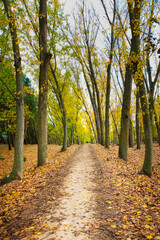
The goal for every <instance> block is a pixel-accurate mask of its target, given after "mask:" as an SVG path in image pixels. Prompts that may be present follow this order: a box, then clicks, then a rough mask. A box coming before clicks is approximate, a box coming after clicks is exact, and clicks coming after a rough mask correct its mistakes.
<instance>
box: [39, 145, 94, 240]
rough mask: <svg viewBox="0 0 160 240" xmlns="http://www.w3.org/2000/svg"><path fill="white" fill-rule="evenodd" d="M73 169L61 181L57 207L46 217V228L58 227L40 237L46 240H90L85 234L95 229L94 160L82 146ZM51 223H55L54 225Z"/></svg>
mask: <svg viewBox="0 0 160 240" xmlns="http://www.w3.org/2000/svg"><path fill="white" fill-rule="evenodd" d="M72 162H73V164H72V167H71V168H70V170H69V174H68V175H67V176H66V178H65V180H64V184H63V187H62V189H61V190H60V191H61V194H62V196H63V197H62V198H61V200H60V203H59V206H58V207H57V208H56V209H55V211H54V212H51V213H50V214H49V215H48V221H47V224H48V226H50V228H52V227H53V228H54V227H57V230H56V232H55V233H54V234H52V233H51V231H47V232H45V233H44V234H43V235H40V236H39V239H42V240H43V239H45V240H51V239H55V240H59V239H66V240H74V239H77V240H84V239H90V238H89V236H88V234H87V231H89V229H90V226H91V225H92V226H93V225H94V224H95V223H94V221H95V219H94V209H95V205H96V204H95V193H94V192H93V189H94V188H95V183H94V177H95V176H94V175H93V174H94V169H95V162H94V156H93V154H92V152H91V146H90V145H87V144H86V145H83V146H82V147H81V148H80V152H79V154H76V155H75V156H74V157H73V159H72ZM53 219H54V221H53Z"/></svg>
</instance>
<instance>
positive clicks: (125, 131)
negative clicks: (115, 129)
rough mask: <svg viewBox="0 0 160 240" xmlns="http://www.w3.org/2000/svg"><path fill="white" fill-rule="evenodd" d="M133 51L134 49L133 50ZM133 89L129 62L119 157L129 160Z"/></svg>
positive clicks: (125, 84)
mask: <svg viewBox="0 0 160 240" xmlns="http://www.w3.org/2000/svg"><path fill="white" fill-rule="evenodd" d="M131 51H132V50H131ZM131 89H132V69H131V66H130V64H129V63H128V64H127V66H126V74H125V82H124V93H123V104H122V116H121V131H120V138H119V157H120V158H122V159H124V160H125V161H127V160H128V139H129V120H130V103H131Z"/></svg>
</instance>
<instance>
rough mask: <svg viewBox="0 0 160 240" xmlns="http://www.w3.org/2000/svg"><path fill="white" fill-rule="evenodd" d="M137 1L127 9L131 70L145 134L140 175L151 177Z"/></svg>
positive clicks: (148, 124) (147, 107) (146, 106)
mask: <svg viewBox="0 0 160 240" xmlns="http://www.w3.org/2000/svg"><path fill="white" fill-rule="evenodd" d="M141 3H142V2H141ZM141 3H140V2H139V0H135V2H134V7H133V3H132V2H130V1H129V0H128V9H129V16H130V25H131V31H132V39H133V54H134V58H133V60H132V63H133V66H132V68H133V69H134V71H135V83H136V86H137V89H139V94H140V100H141V108H142V113H143V127H144V133H145V159H144V163H143V167H142V170H141V173H144V174H146V175H148V176H149V177H151V175H152V159H153V139H152V127H151V121H150V114H149V106H148V101H147V95H146V90H145V86H144V78H143V64H142V63H141V56H140V32H141V31H140V14H141V7H142V4H141Z"/></svg>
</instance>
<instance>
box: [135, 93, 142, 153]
mask: <svg viewBox="0 0 160 240" xmlns="http://www.w3.org/2000/svg"><path fill="white" fill-rule="evenodd" d="M136 141H137V149H140V148H141V141H140V128H139V93H138V92H137V94H136Z"/></svg>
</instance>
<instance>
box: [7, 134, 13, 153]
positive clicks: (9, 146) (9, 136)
mask: <svg viewBox="0 0 160 240" xmlns="http://www.w3.org/2000/svg"><path fill="white" fill-rule="evenodd" d="M7 135H8V138H7V142H8V149H9V150H12V146H11V133H10V132H8V133H7Z"/></svg>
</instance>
